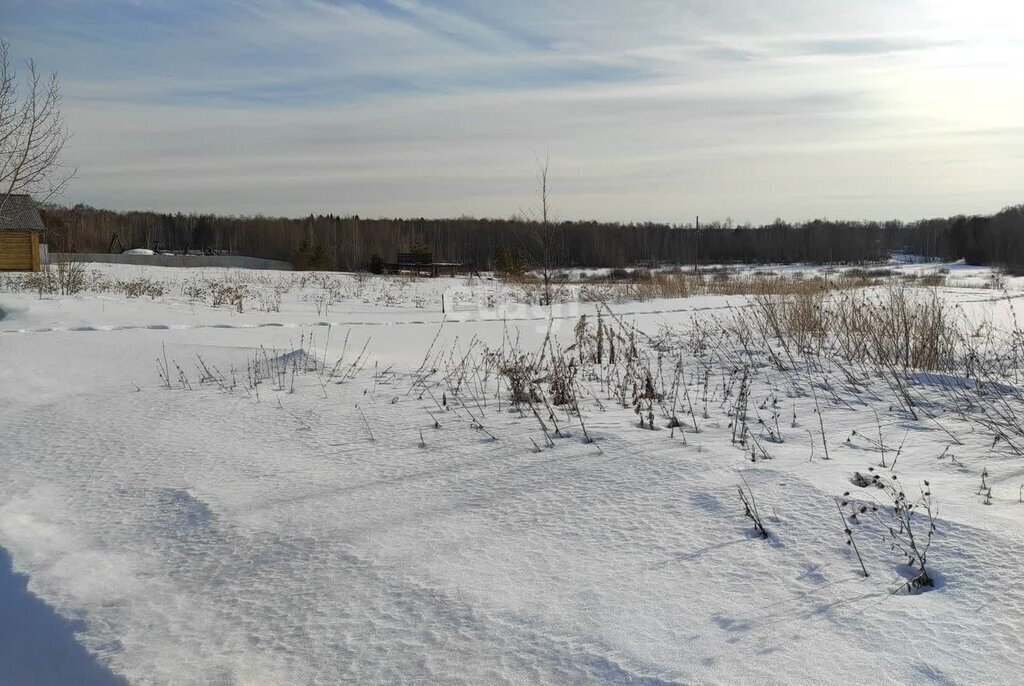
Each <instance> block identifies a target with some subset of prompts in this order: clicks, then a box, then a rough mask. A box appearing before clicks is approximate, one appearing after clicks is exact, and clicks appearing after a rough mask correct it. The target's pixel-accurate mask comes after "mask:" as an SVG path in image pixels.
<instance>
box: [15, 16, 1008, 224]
mask: <svg viewBox="0 0 1024 686" xmlns="http://www.w3.org/2000/svg"><path fill="white" fill-rule="evenodd" d="M622 5H623V3H611V2H582V1H581V0H568V1H565V2H558V3H555V2H522V3H470V2H465V1H444V2H427V1H425V0H423V1H419V0H391V1H382V0H362V1H358V2H333V1H329V0H303V1H298V2H288V1H286V0H251V1H249V2H245V3H242V2H228V1H223V2H213V1H195V0H187V1H184V2H169V1H166V0H135V1H133V0H108V1H107V2H98V1H95V0H77V1H75V2H60V1H57V0H7V1H6V2H5V3H4V6H3V8H0V27H2V28H0V36H2V37H3V38H4V39H6V40H7V41H9V42H10V45H11V50H12V57H13V58H14V60H15V61H16V62H18V63H20V62H22V61H23V60H24V59H28V58H34V59H35V60H36V62H37V63H38V64H39V66H40V67H41V69H43V70H44V71H49V70H55V71H57V72H58V73H59V75H60V77H61V81H62V84H63V89H64V110H65V113H66V115H67V123H68V125H69V127H70V129H71V131H72V134H73V136H74V137H73V139H72V141H71V142H70V144H69V146H68V148H67V151H66V157H67V161H68V162H69V163H70V164H72V165H77V166H78V167H79V174H78V177H77V178H76V179H75V180H74V182H73V183H72V185H71V187H70V189H69V191H68V193H67V194H66V195H65V196H64V197H63V198H61V199H60V201H62V202H63V203H65V204H75V203H78V202H83V203H87V204H90V205H94V206H97V207H104V208H109V209H152V210H157V211H182V212H189V211H198V212H216V213H220V214H241V215H254V214H264V215H270V216H305V215H308V214H310V213H314V214H327V213H333V214H341V215H359V216H361V217H377V216H384V217H420V216H423V217H458V216H460V215H473V216H478V217H499V218H503V217H508V216H510V215H512V214H515V213H518V212H519V211H521V210H526V209H530V208H532V207H534V206H535V205H536V191H535V176H536V170H537V162H536V158H537V157H538V156H539V157H541V158H543V157H544V155H545V154H549V155H550V160H551V171H550V181H551V192H552V201H553V205H554V208H555V210H556V216H557V217H558V218H560V219H584V220H586V219H596V220H610V221H658V222H671V223H686V222H689V221H692V220H693V218H694V217H695V216H696V215H699V216H700V217H701V219H702V221H704V220H707V221H710V220H715V219H719V220H724V219H726V218H727V217H729V218H731V219H732V220H733V221H734V222H736V223H737V224H740V223H744V222H747V221H749V222H752V223H755V224H757V223H766V222H770V221H772V220H773V219H774V218H775V217H782V218H783V219H786V220H787V221H802V220H807V219H812V218H815V217H828V218H831V219H891V218H894V219H906V220H911V219H920V218H925V217H933V216H945V215H952V214H959V213H965V214H973V213H991V212H995V211H998V210H999V209H1000V208H1002V207H1004V206H1006V205H1011V204H1017V203H1020V202H1022V201H1024V197H1022V195H1021V192H1020V185H1019V180H1020V179H1021V178H1024V154H1022V153H1021V152H1020V151H1021V150H1024V124H1022V123H1021V121H1020V118H1019V112H1020V111H1021V106H1022V105H1024V40H1022V39H1021V38H1020V37H1019V33H1018V32H1019V27H1020V26H1021V25H1022V22H1024V7H1020V6H1015V5H1013V4H1011V3H1005V2H1001V1H998V0H979V1H978V2H974V3H971V4H970V5H968V6H965V4H964V3H962V2H958V1H957V0H937V1H932V2H929V1H926V0H893V1H888V2H885V1H882V0H867V1H866V2H862V3H858V4H856V5H853V4H846V5H843V6H841V7H836V5H835V3H830V2H799V1H797V0H781V1H780V2H777V3H772V6H771V7H766V6H759V5H752V4H751V3H747V2H741V1H740V0H725V1H722V2H711V1H709V0H694V1H692V2H648V1H643V2H633V3H629V6H628V7H623V6H622Z"/></svg>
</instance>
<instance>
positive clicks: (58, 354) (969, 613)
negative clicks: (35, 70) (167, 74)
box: [0, 265, 1024, 684]
mask: <svg viewBox="0 0 1024 686" xmlns="http://www.w3.org/2000/svg"><path fill="white" fill-rule="evenodd" d="M97 269H98V276H95V275H94V277H95V278H101V277H102V278H106V279H121V280H125V281H132V280H143V279H144V280H152V281H154V282H157V283H159V284H161V290H162V294H160V295H156V296H146V295H143V296H142V297H128V296H127V295H125V293H124V292H114V291H105V290H103V289H98V290H97V291H95V292H94V291H86V292H82V293H79V294H77V295H65V296H62V295H44V296H43V297H40V296H39V295H38V294H36V293H31V292H0V549H2V550H0V554H2V555H4V556H6V555H9V556H10V560H11V568H12V570H13V572H12V573H8V574H6V576H0V609H3V608H4V607H7V608H8V611H6V612H0V624H3V625H4V626H3V627H0V637H8V639H7V640H13V638H12V637H15V636H17V635H19V634H20V633H24V632H26V631H27V632H29V633H31V632H33V631H35V632H39V633H40V636H41V637H42V640H43V642H44V643H45V645H51V644H50V643H46V642H47V641H50V640H52V639H51V638H50V636H51V634H50V633H47V632H56V633H57V634H60V635H63V636H68V635H70V632H72V631H74V632H76V633H75V639H76V640H77V641H78V644H80V645H81V646H84V647H85V648H86V649H87V650H88V652H89V654H90V655H91V656H93V657H90V656H89V655H86V654H84V653H81V654H80V653H79V652H76V644H74V643H73V642H72V643H70V644H69V645H65V646H64V647H63V648H62V649H61V650H59V651H58V650H57V649H56V648H54V649H53V650H54V652H53V653H51V654H47V653H45V651H44V652H43V653H38V654H37V653H34V652H33V651H32V650H11V649H8V650H4V649H0V662H6V663H7V664H0V683H19V682H22V683H28V682H34V683H79V682H84V683H118V680H119V679H121V678H126V679H127V680H128V681H129V682H131V683H157V684H164V683H173V684H333V683H339V682H353V683H466V684H483V683H488V684H490V683H517V684H526V683H549V684H566V683H651V684H660V683H778V684H792V683H807V684H811V683H880V682H885V683H940V684H980V683H1016V682H1017V681H1018V680H1019V675H1020V673H1021V671H1022V670H1024V638H1022V637H1021V628H1022V624H1021V621H1022V620H1021V618H1022V617H1024V571H1022V568H1021V564H1020V561H1021V560H1022V559H1024V528H1022V526H1021V524H1022V521H1024V504H1022V502H1021V499H1022V498H1021V493H1022V485H1024V456H1020V455H1018V454H1017V453H1018V452H1019V451H1018V447H1019V446H1024V436H1020V435H1018V434H1017V433H1015V431H1016V429H1014V427H1013V423H1014V422H1015V421H1016V419H1017V417H1018V415H1017V414H1016V412H1017V411H1018V410H1020V409H1021V407H1022V406H1024V404H1022V402H1021V395H1020V394H1021V391H1020V387H1019V386H1018V385H1017V382H1016V370H1017V367H1016V366H1015V364H1014V363H1013V361H1010V358H1009V357H1008V355H1009V353H1006V354H1005V355H1004V354H1002V353H1000V355H1002V356H1001V357H999V359H1000V360H1002V361H1005V362H1006V364H1005V366H1002V367H1000V368H999V370H998V373H997V371H996V370H995V369H994V368H989V367H985V368H984V369H983V370H982V371H980V372H977V375H978V378H976V379H974V380H968V381H963V383H962V384H960V385H957V386H956V387H955V389H954V390H951V388H953V385H954V384H955V383H957V382H956V381H955V380H954V379H953V378H952V377H953V376H954V375H953V374H951V373H949V372H944V373H940V372H936V373H934V374H930V375H922V374H916V375H914V374H908V373H907V370H903V369H901V370H892V378H891V379H890V378H889V377H888V376H886V375H885V373H884V370H883V371H882V374H881V376H877V375H874V372H873V371H872V370H873V368H872V367H870V366H869V365H865V364H863V363H861V364H853V363H846V362H844V361H843V359H842V358H839V357H836V358H835V359H833V357H832V356H830V355H828V354H825V353H823V352H822V351H821V350H817V351H815V352H811V351H808V350H801V349H797V348H794V349H787V350H788V351H789V352H788V353H787V354H784V353H783V352H782V351H783V347H782V346H780V345H779V344H777V343H775V342H772V341H769V340H763V341H758V340H756V339H753V342H751V340H746V339H744V338H743V336H742V335H737V336H733V335H726V333H725V332H726V331H731V329H730V326H731V324H730V323H731V322H733V321H734V320H735V319H736V318H742V317H743V316H744V314H743V313H744V312H745V311H747V310H750V309H751V308H752V307H754V305H753V304H752V301H750V300H749V299H748V298H747V297H745V296H700V297H692V298H684V299H672V300H667V299H666V300H652V301H645V302H617V303H610V304H609V305H608V307H607V308H602V307H601V306H599V305H598V304H597V303H594V302H577V301H575V300H574V297H575V294H574V293H570V294H568V295H567V296H566V297H565V302H558V303H555V304H554V305H553V306H551V307H543V306H540V305H538V304H536V303H535V302H533V300H532V299H533V296H532V295H531V294H530V293H528V292H525V291H523V290H522V289H520V288H518V287H515V286H509V285H505V284H502V283H500V282H496V281H483V282H481V281H479V280H474V281H471V282H466V281H465V280H463V279H436V280H429V279H428V280H419V281H408V280H403V279H401V278H397V277H394V278H390V279H388V278H379V277H354V276H351V275H319V276H315V277H313V276H308V275H302V274H292V273H280V274H275V273H272V272H224V271H221V270H174V269H160V268H151V267H147V268H137V267H126V266H114V265H108V266H103V267H98V268H97ZM896 269H902V270H904V271H907V272H915V271H922V272H923V271H926V270H934V266H921V265H909V266H906V267H897V268H896ZM780 271H787V270H784V269H780ZM789 271H792V270H789ZM210 283H217V284H228V285H231V287H232V288H236V289H240V290H239V291H238V293H240V295H236V293H235V292H234V291H228V292H225V293H222V294H221V296H220V297H218V300H220V301H222V302H221V304H219V305H217V306H214V305H213V304H212V302H213V301H214V296H213V295H212V294H211V288H213V287H211V286H210V285H209V284H210ZM946 283H947V285H946V286H943V287H940V288H939V289H938V291H937V293H939V295H940V297H941V298H942V299H943V302H944V303H945V306H946V307H947V308H948V310H949V311H950V312H951V313H952V312H955V313H956V316H958V317H960V316H962V317H964V318H965V320H966V321H969V326H970V327H971V328H972V329H974V330H976V331H981V330H982V329H993V328H994V329H995V330H998V331H1002V332H1008V331H1010V329H1011V328H1012V327H1013V321H1014V313H1013V305H1014V303H1017V302H1021V301H1019V300H1017V298H1018V297H1019V296H1021V295H1024V293H1021V292H1019V291H1017V290H1015V288H1017V284H1016V283H1015V281H1014V280H1010V282H1009V283H1007V282H1002V283H996V284H995V285H998V286H999V288H998V289H995V288H991V287H989V286H992V285H993V283H992V278H991V274H990V273H989V272H988V271H987V270H971V269H967V268H957V267H956V266H953V267H952V268H951V271H950V273H949V274H948V276H947V280H946ZM442 295H443V296H444V308H445V313H444V314H442V312H441V307H442ZM238 297H240V298H241V302H242V307H241V311H239V307H238V304H237V299H236V298H238ZM531 302H533V304H531ZM599 312H600V315H601V316H600V319H601V322H602V323H601V326H602V327H604V329H603V333H601V334H598V333H597V331H599V329H598V325H597V320H598V319H599V317H598V314H599ZM582 315H586V320H585V321H584V324H583V325H580V323H579V322H580V317H581V316H582ZM549 334H550V338H548V336H549ZM976 335H977V340H978V341H979V342H978V346H979V349H980V348H981V347H985V346H989V345H990V344H991V342H992V341H993V340H996V339H998V340H1000V341H1004V340H1009V339H1006V338H999V337H998V336H996V338H993V337H992V336H989V337H987V338H984V337H982V335H981V334H980V333H977V334H976ZM601 336H604V338H600V337H601ZM1010 338H1011V339H1012V336H1011V337H1010ZM545 340H547V341H548V342H547V344H545V343H544V342H545ZM598 340H600V341H601V342H600V343H598V342H597V341H598ZM609 340H611V341H618V343H616V345H617V346H618V348H617V351H616V355H617V357H616V358H615V359H614V360H610V359H609V358H608V353H609V351H608V350H607V349H606V348H604V347H603V346H604V345H607V341H609ZM598 346H601V348H600V349H601V352H600V353H599V352H597V351H598V349H599V348H598ZM634 349H635V350H634ZM542 351H543V352H542ZM1013 351H1014V352H1013V354H1014V355H1015V354H1016V348H1015V347H1014V348H1013ZM789 354H792V357H789ZM539 355H543V359H540V358H539ZM995 356H996V353H992V357H990V358H986V359H995ZM1015 359H1016V358H1015V357H1014V358H1013V360H1015ZM551 360H555V361H556V362H557V363H553V362H551ZM570 360H571V361H572V364H571V367H566V365H568V364H569V362H568V361H570ZM520 362H522V366H523V369H525V370H526V371H525V372H524V374H523V378H525V380H526V383H527V386H528V387H527V389H526V391H525V395H523V392H521V393H520V396H521V397H520V398H519V400H520V402H518V404H515V403H513V401H514V400H516V398H515V397H513V396H514V395H515V393H514V388H513V386H514V383H513V381H512V380H511V377H510V376H509V375H508V374H505V373H504V372H503V371H502V370H503V369H504V370H508V369H510V368H512V367H515V366H516V365H518V364H519V363H520ZM552 365H554V366H552ZM516 368H518V367H516ZM566 369H569V371H566ZM560 374H568V375H569V378H571V379H572V382H571V384H570V385H569V386H568V389H567V390H565V389H562V390H563V391H564V394H567V397H569V398H570V399H571V400H570V402H568V403H565V402H558V401H556V399H555V398H556V390H557V389H555V388H554V384H555V383H556V382H555V381H552V379H558V378H563V377H560V376H559V375H560ZM513 376H514V374H513ZM981 376H985V379H986V380H987V382H989V384H988V385H983V384H982V383H981V382H980V381H978V379H980V377H981ZM899 378H903V379H904V380H906V379H907V378H912V379H913V383H912V384H909V385H908V386H907V388H904V387H903V386H902V385H901V383H902V382H900V381H899V380H898V379H899ZM648 380H649V381H650V386H651V388H652V390H653V393H647V392H646V388H645V384H646V382H647V381H648ZM532 388H535V390H536V393H537V394H536V395H534V394H533V393H532V392H531V390H530V389H532ZM965 389H967V390H965ZM972 393H973V394H974V395H972ZM991 398H996V400H990V399H991ZM908 399H909V400H908ZM623 400H624V401H625V402H623ZM904 402H909V403H910V404H911V407H909V408H908V407H906V406H904ZM958 402H960V403H962V404H960V405H958V404H957V403H958ZM986 403H990V404H986ZM691 408H692V412H691ZM914 415H916V418H915V416H914ZM1020 416H1021V417H1024V411H1022V412H1021V415H1020ZM647 417H653V422H651V423H652V424H653V426H645V427H643V428H641V424H642V423H643V422H644V420H645V418H647ZM673 418H677V419H678V421H677V422H673ZM676 423H678V426H673V424H676ZM1001 432H1002V435H1000V433H1001ZM826 451H827V452H826ZM826 457H827V458H828V459H826ZM894 459H895V460H896V464H895V467H893V460H894ZM883 462H884V463H885V466H884V467H883V466H882V464H883ZM858 474H859V475H860V476H861V477H864V478H865V479H867V480H868V481H869V482H870V480H871V479H872V478H873V476H872V475H874V474H880V475H882V480H883V481H887V482H889V483H892V481H891V480H892V478H893V475H897V476H898V482H897V484H896V485H897V486H898V483H903V484H904V488H905V491H906V494H907V496H908V497H909V498H910V500H911V501H912V502H917V501H918V498H919V497H920V495H921V492H922V490H923V489H925V488H927V489H928V492H929V493H930V494H931V495H930V497H931V502H932V508H931V509H932V513H933V514H934V515H935V522H934V523H935V532H934V536H933V538H932V539H931V547H930V549H929V550H928V552H927V569H928V573H929V575H930V576H931V579H932V580H933V582H934V585H933V586H932V587H929V588H923V589H920V590H918V591H917V592H914V593H908V592H906V590H905V589H904V588H903V587H904V586H905V585H906V583H907V581H908V579H911V578H913V577H915V576H916V575H917V574H918V570H912V569H911V568H910V567H908V566H907V565H906V564H904V563H905V562H906V561H907V559H906V557H904V556H903V555H901V553H900V551H899V550H898V549H894V548H893V545H892V539H891V537H887V535H886V527H887V526H888V525H889V524H891V523H892V522H893V521H894V520H893V519H891V516H892V501H891V500H889V499H887V497H886V495H885V493H884V492H883V489H876V488H874V487H866V488H865V487H863V484H862V485H860V486H858V485H856V484H855V482H859V481H860V479H859V478H858V476H857V475H858ZM925 482H927V483H928V485H927V487H925V486H924V484H925ZM982 483H984V488H983V487H982ZM739 486H743V489H744V490H745V492H746V493H748V494H752V495H753V497H754V499H755V500H754V504H755V506H756V508H757V510H758V515H759V517H760V519H761V520H762V524H763V526H764V528H765V529H766V530H767V533H768V537H767V539H763V538H761V537H760V536H758V535H757V534H756V532H755V529H754V525H753V522H752V520H751V519H749V518H747V517H746V516H745V515H744V504H743V502H741V499H740V497H739V494H738V487H739ZM989 489H990V490H989ZM837 499H838V501H839V503H840V504H842V503H845V505H841V507H842V512H843V515H841V514H840V508H838V507H837ZM860 507H866V508H872V507H877V508H878V509H877V510H869V511H868V512H867V513H866V514H863V513H862V516H861V517H860V518H859V519H858V518H857V517H854V518H853V519H854V520H857V521H856V522H855V523H851V524H845V523H844V521H845V518H846V517H849V516H850V515H851V514H856V513H857V512H858V509H859V508H860ZM914 512H915V513H916V514H915V516H916V518H915V519H913V526H915V527H917V529H915V531H914V533H915V535H916V536H917V539H916V540H917V541H918V544H919V545H923V543H922V541H924V536H925V534H926V533H927V530H928V526H929V521H928V515H927V512H926V510H925V508H924V506H923V505H918V507H917V509H916V510H915V511H914ZM841 516H842V517H844V520H841V519H840V517H841ZM847 526H849V528H850V529H851V531H852V536H853V539H854V542H855V543H856V545H857V551H858V552H859V555H860V557H861V558H862V559H863V565H864V568H866V570H867V572H868V574H869V576H867V577H865V576H864V574H863V572H862V566H861V562H860V561H859V560H858V556H857V555H856V554H855V552H854V550H853V546H851V545H848V544H847V535H846V534H845V533H844V528H846V527H847ZM3 551H6V552H5V553H4V552H3ZM0 561H2V558H0ZM0 574H2V571H0ZM19 575H27V580H28V591H30V592H31V594H34V596H35V597H36V598H37V599H38V600H41V601H43V602H44V603H45V605H43V604H42V603H40V602H34V599H33V598H28V599H26V598H24V597H22V598H21V599H20V600H17V602H16V601H15V600H10V598H14V597H15V596H18V589H17V588H16V586H17V585H18V584H19V583H21V584H23V583H24V579H23V578H22V577H21V576H19ZM5 586H6V589H5ZM22 595H23V596H24V594H22ZM5 599H7V600H5ZM47 613H52V614H53V619H52V621H49V620H46V619H45V618H43V616H44V615H46V614H47ZM61 622H64V624H61ZM68 622H72V623H70V624H69V623H68ZM24 627H27V628H24ZM54 627H56V628H54ZM28 638H29V639H31V636H29V637H28ZM19 640H25V637H21V638H20V639H19ZM51 647H52V645H51Z"/></svg>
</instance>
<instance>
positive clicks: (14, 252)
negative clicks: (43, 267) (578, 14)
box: [0, 194, 44, 272]
mask: <svg viewBox="0 0 1024 686" xmlns="http://www.w3.org/2000/svg"><path fill="white" fill-rule="evenodd" d="M43 228H44V227H43V220H42V218H41V217H40V216H39V210H38V209H36V205H35V203H34V202H32V198H31V197H29V196H28V195H14V194H11V195H7V194H0V271H19V272H27V271H32V272H37V271H39V234H40V233H41V232H42V231H43Z"/></svg>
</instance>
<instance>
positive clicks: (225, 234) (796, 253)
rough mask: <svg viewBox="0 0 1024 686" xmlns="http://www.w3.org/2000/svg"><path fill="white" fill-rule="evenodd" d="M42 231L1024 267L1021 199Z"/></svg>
mask: <svg viewBox="0 0 1024 686" xmlns="http://www.w3.org/2000/svg"><path fill="white" fill-rule="evenodd" d="M42 214H43V219H44V222H45V224H46V226H47V232H46V235H45V236H44V241H45V242H47V243H49V244H50V246H51V248H50V249H51V251H56V252H108V251H110V250H112V249H113V248H115V247H116V248H120V247H125V248H137V247H145V248H156V249H159V250H173V251H184V250H188V251H190V252H193V253H198V252H202V251H217V252H228V253H233V254H241V255H248V256H252V257H263V258H268V259H277V260H287V261H290V262H293V263H295V264H297V265H299V266H302V267H306V268H320V269H339V270H362V269H367V268H369V267H370V265H371V264H373V263H374V262H375V256H376V257H377V258H378V259H377V260H376V262H377V263H379V261H380V260H379V258H381V257H383V259H384V260H385V261H387V260H390V259H392V258H393V257H394V256H395V255H396V254H397V253H398V252H400V251H407V250H409V249H410V248H411V247H412V246H426V248H428V249H429V250H431V251H432V252H433V255H434V258H435V259H437V260H445V261H453V262H465V263H469V264H472V265H474V266H475V267H476V268H477V269H491V268H492V267H493V266H494V262H495V259H496V258H498V259H507V258H508V256H509V255H510V254H512V255H519V256H521V258H522V259H523V261H524V262H525V263H526V264H527V265H531V266H532V265H536V264H538V263H539V259H540V255H541V254H542V253H543V254H544V255H545V256H546V259H549V260H550V261H551V262H552V263H553V266H555V267H558V268H569V267H628V266H638V265H655V264H683V265H686V264H721V263H793V262H813V263H855V262H869V261H876V260H881V259H885V258H887V257H888V256H889V255H891V254H893V253H897V252H905V253H910V254H915V255H923V256H927V257H934V258H938V259H944V260H956V259H960V258H963V259H965V260H966V261H967V262H968V263H971V264H993V265H999V266H1005V267H1013V268H1021V267H1024V241H1022V234H1024V205H1017V206H1012V207H1007V208H1006V209H1004V210H1002V211H1000V212H998V213H996V214H994V215H987V216H970V217H968V216H955V217H948V218H938V219H924V220H920V221H914V222H902V221H897V220H893V221H884V222H877V221H844V220H824V219H819V220H813V221H808V222H802V223H787V222H784V221H782V220H780V219H777V220H775V221H774V222H772V223H771V224H766V225H761V226H752V225H749V224H744V225H739V226H735V225H733V224H732V223H731V222H710V223H703V222H702V223H700V225H699V227H698V226H697V225H695V224H694V223H690V224H662V223H650V222H647V223H614V222H596V221H564V222H556V223H552V224H550V225H548V226H547V230H543V231H542V230H540V229H541V227H542V224H541V223H540V222H532V221H528V220H524V219H518V218H512V219H481V218H474V217H460V218H456V219H423V218H420V219H365V218H360V217H358V216H336V215H333V214H327V215H309V216H308V217H304V218H300V219H295V218H280V217H264V216H222V215H208V214H194V213H193V214H183V213H180V212H179V213H175V214H168V213H158V212H119V211H112V210H103V209H97V208H93V207H89V206H86V205H76V206H75V207H70V208H68V207H52V206H51V207H47V208H44V210H43V212H42Z"/></svg>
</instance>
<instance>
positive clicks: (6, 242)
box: [0, 231, 39, 272]
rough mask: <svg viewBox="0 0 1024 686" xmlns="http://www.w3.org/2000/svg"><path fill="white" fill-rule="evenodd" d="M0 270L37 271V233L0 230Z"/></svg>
mask: <svg viewBox="0 0 1024 686" xmlns="http://www.w3.org/2000/svg"><path fill="white" fill-rule="evenodd" d="M0 271H25V272H27V271H39V234H38V233H36V232H35V231H0Z"/></svg>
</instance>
